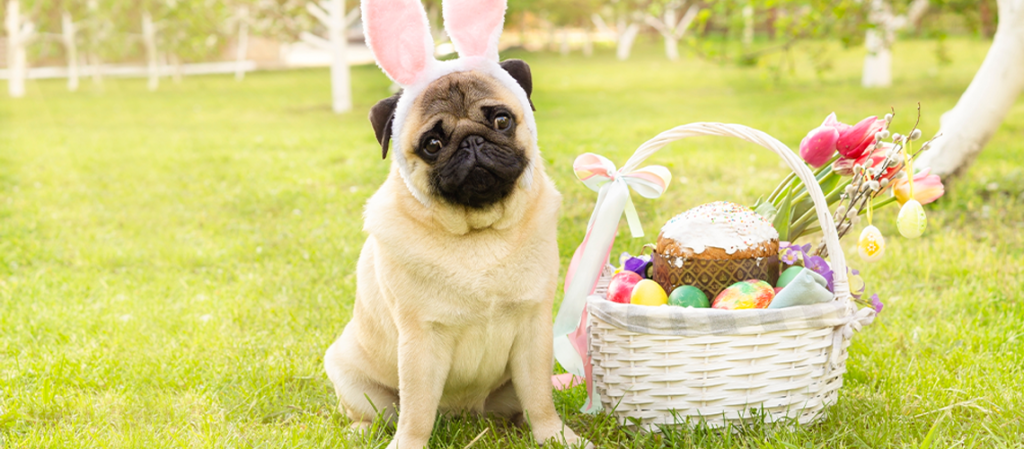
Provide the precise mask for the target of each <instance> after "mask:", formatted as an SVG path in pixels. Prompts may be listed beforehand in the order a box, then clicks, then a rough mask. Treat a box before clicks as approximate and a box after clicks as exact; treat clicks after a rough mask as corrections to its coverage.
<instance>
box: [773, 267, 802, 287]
mask: <svg viewBox="0 0 1024 449" xmlns="http://www.w3.org/2000/svg"><path fill="white" fill-rule="evenodd" d="M803 269H804V267H801V266H799V265H793V266H792V267H789V268H786V270H785V271H783V272H782V275H780V276H779V282H778V283H777V284H775V286H776V287H785V286H787V285H789V283H790V282H791V281H793V278H795V277H796V275H797V274H799V273H800V271H802V270H803Z"/></svg>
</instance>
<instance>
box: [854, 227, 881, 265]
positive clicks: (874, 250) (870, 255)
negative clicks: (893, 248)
mask: <svg viewBox="0 0 1024 449" xmlns="http://www.w3.org/2000/svg"><path fill="white" fill-rule="evenodd" d="M857 254H860V258H861V259H864V261H865V262H874V261H876V260H878V259H881V258H882V255H884V254H885V237H882V231H879V230H878V228H876V227H874V226H873V225H869V226H868V227H866V228H864V230H863V231H860V239H859V240H857Z"/></svg>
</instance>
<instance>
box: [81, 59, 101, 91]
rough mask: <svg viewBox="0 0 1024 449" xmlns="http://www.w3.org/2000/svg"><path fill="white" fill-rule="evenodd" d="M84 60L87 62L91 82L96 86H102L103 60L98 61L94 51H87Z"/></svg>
mask: <svg viewBox="0 0 1024 449" xmlns="http://www.w3.org/2000/svg"><path fill="white" fill-rule="evenodd" d="M85 58H86V60H88V62H89V74H90V75H91V77H92V83H93V85H95V86H96V87H102V86H103V61H100V57H99V56H97V55H96V53H95V52H92V51H90V52H88V53H86V55H85Z"/></svg>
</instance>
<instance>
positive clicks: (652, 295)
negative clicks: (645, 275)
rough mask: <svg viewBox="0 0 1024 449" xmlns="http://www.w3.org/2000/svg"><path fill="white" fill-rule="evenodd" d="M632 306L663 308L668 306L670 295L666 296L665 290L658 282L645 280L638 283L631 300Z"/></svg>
mask: <svg viewBox="0 0 1024 449" xmlns="http://www.w3.org/2000/svg"><path fill="white" fill-rule="evenodd" d="M629 303H630V304H636V305H640V306H662V305H665V304H668V295H666V294H665V289H663V288H661V285H658V283H657V282H654V281H652V280H650V279H644V280H642V281H640V282H637V283H636V286H635V287H633V294H632V295H631V296H630V298H629Z"/></svg>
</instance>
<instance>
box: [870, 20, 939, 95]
mask: <svg viewBox="0 0 1024 449" xmlns="http://www.w3.org/2000/svg"><path fill="white" fill-rule="evenodd" d="M870 5H871V6H870V7H871V10H870V13H868V23H870V24H871V28H869V29H868V30H867V32H866V34H865V36H864V46H865V47H867V50H868V52H867V54H866V55H865V56H864V72H863V76H862V77H861V85H862V86H864V87H889V86H891V85H892V44H893V43H894V42H895V41H896V32H897V31H899V30H901V29H903V28H905V27H906V26H907V25H910V24H913V23H917V22H918V21H919V20H920V19H921V17H923V16H924V13H925V12H927V11H928V0H914V1H913V3H911V4H910V5H909V7H908V8H907V13H906V14H896V13H894V11H893V5H892V4H891V3H889V2H888V1H887V0H871V2H870Z"/></svg>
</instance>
